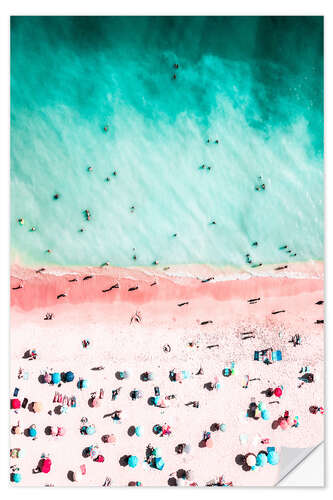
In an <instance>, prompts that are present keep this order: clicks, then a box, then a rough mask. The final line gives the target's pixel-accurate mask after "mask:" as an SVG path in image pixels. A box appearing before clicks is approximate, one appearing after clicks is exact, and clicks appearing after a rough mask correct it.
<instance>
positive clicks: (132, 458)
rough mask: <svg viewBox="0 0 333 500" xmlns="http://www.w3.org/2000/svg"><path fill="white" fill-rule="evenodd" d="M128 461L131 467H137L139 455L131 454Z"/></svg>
mask: <svg viewBox="0 0 333 500" xmlns="http://www.w3.org/2000/svg"><path fill="white" fill-rule="evenodd" d="M127 463H128V465H129V466H130V467H132V468H133V469H134V467H136V466H137V465H138V463H139V459H138V457H136V456H135V455H131V456H130V457H129V459H128V462H127Z"/></svg>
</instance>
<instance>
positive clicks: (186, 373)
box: [182, 370, 190, 379]
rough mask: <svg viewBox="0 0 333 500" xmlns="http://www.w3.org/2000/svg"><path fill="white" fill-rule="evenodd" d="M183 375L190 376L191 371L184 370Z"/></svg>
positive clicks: (184, 377) (185, 377)
mask: <svg viewBox="0 0 333 500" xmlns="http://www.w3.org/2000/svg"><path fill="white" fill-rule="evenodd" d="M182 377H183V379H187V378H190V372H189V371H187V370H182Z"/></svg>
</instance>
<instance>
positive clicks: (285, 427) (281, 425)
mask: <svg viewBox="0 0 333 500" xmlns="http://www.w3.org/2000/svg"><path fill="white" fill-rule="evenodd" d="M280 427H281V429H282V430H284V431H285V430H286V429H288V422H287V420H286V419H285V418H283V419H282V420H281V422H280Z"/></svg>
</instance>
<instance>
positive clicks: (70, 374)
mask: <svg viewBox="0 0 333 500" xmlns="http://www.w3.org/2000/svg"><path fill="white" fill-rule="evenodd" d="M65 378H66V382H73V380H74V373H73V372H67V373H66V377H65Z"/></svg>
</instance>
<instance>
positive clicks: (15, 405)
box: [11, 398, 21, 410]
mask: <svg viewBox="0 0 333 500" xmlns="http://www.w3.org/2000/svg"><path fill="white" fill-rule="evenodd" d="M11 406H12V409H13V410H18V409H19V408H21V401H20V400H19V399H17V398H15V399H12V400H11Z"/></svg>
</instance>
